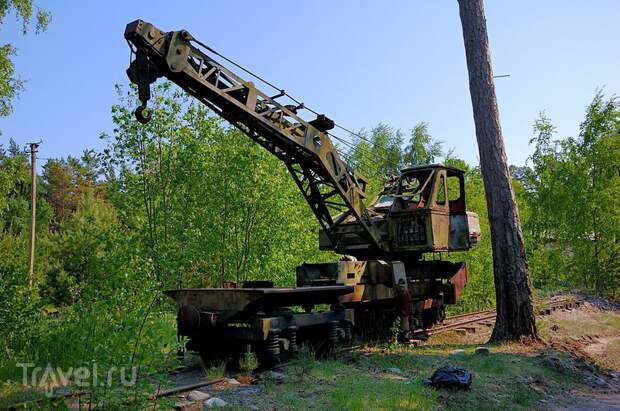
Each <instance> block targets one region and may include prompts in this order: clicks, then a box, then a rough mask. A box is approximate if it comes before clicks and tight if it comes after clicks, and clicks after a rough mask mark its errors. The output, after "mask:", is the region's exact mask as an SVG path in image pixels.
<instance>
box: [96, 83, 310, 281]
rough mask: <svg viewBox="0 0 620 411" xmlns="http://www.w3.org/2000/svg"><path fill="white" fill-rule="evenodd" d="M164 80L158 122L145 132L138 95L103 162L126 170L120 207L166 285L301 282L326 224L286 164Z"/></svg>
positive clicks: (118, 114)
mask: <svg viewBox="0 0 620 411" xmlns="http://www.w3.org/2000/svg"><path fill="white" fill-rule="evenodd" d="M169 87H170V86H169V84H167V83H164V84H162V85H160V86H159V87H158V88H157V89H156V90H155V92H156V94H157V97H156V99H155V100H156V105H155V107H154V109H153V110H154V111H153V115H154V116H155V121H153V122H152V123H150V124H148V125H146V126H138V125H137V123H136V121H135V120H134V118H133V113H132V111H133V107H135V105H136V102H135V100H134V98H133V91H131V90H127V91H123V90H122V89H119V93H123V94H122V95H123V96H124V97H123V98H124V100H123V103H122V104H119V105H116V106H114V108H113V118H114V121H115V123H116V124H117V127H116V130H115V133H114V135H112V136H104V138H105V139H106V141H108V143H109V148H108V149H107V150H106V154H105V156H104V159H105V160H104V161H105V163H106V164H107V165H109V166H110V167H115V168H117V169H118V170H119V175H118V177H117V178H116V180H115V184H116V186H117V188H118V190H119V191H118V193H117V194H115V195H114V196H113V201H114V203H115V205H116V206H117V208H118V209H119V210H120V212H121V215H122V217H123V221H124V222H125V224H127V225H128V226H130V227H133V228H134V229H135V230H137V231H138V232H139V233H140V235H141V236H142V237H143V238H144V240H145V241H144V244H145V245H146V246H147V249H146V250H145V251H146V252H147V253H148V256H149V258H151V259H152V261H153V262H154V265H155V268H156V274H157V276H158V277H159V278H160V279H161V281H162V283H164V284H166V285H167V286H172V285H175V286H176V285H178V284H183V285H184V286H189V285H196V286H197V285H203V286H205V285H211V286H217V285H221V284H222V283H223V282H224V281H230V280H232V281H237V282H240V281H244V280H247V279H255V278H263V277H264V273H266V272H268V273H270V279H272V280H274V281H275V282H276V283H278V284H289V285H292V284H293V283H294V272H295V266H296V265H297V264H299V263H300V262H301V261H304V260H316V259H317V258H321V257H320V256H319V254H318V250H317V249H318V247H317V236H318V225H317V224H316V222H315V221H314V218H313V217H312V214H311V211H310V210H309V209H308V207H307V206H306V204H305V202H304V200H303V197H302V196H301V194H300V193H299V192H298V189H297V188H296V186H295V185H294V182H293V181H292V179H290V177H289V176H288V174H287V172H286V170H285V168H284V165H283V164H281V162H280V161H278V160H277V159H276V158H274V157H273V156H271V155H270V154H269V153H267V152H266V151H265V150H263V149H261V148H260V147H258V146H257V145H256V144H254V143H253V142H252V141H251V140H250V139H249V138H247V137H246V136H245V135H243V134H241V133H240V132H238V131H236V130H232V129H225V128H224V127H223V126H222V124H221V122H220V121H219V120H218V119H216V118H214V117H212V116H209V115H208V112H206V111H205V109H204V108H203V107H201V106H197V105H194V104H188V103H187V101H185V100H184V98H182V97H181V96H180V95H179V94H178V93H173V92H171V90H170V88H169Z"/></svg>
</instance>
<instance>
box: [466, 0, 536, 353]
mask: <svg viewBox="0 0 620 411" xmlns="http://www.w3.org/2000/svg"><path fill="white" fill-rule="evenodd" d="M458 3H459V10H460V16H461V24H462V26H463V40H464V42H465V54H466V57H467V69H468V71H469V89H470V93H471V102H472V106H473V111H474V122H475V125H476V138H477V140H478V150H479V152H480V169H481V172H482V178H483V181H484V189H485V191H486V200H487V207H488V214H489V224H490V227H491V243H492V247H493V277H494V279H495V298H496V304H497V320H496V322H495V328H494V329H493V334H492V336H491V341H501V340H516V339H518V338H520V337H521V336H531V337H535V338H537V332H536V322H535V318H534V312H533V307H532V292H531V283H530V278H529V273H528V267H527V259H526V255H525V246H524V244H523V233H522V232H521V223H520V220H519V210H518V209H517V203H516V200H515V194H514V191H513V189H512V183H511V179H510V171H509V168H508V160H507V158H506V151H505V148H504V139H503V137H502V129H501V126H500V123H499V110H498V108H497V99H496V96H495V85H494V83H493V71H492V68H491V55H490V51H489V42H488V38H487V28H486V19H485V17H484V7H483V2H482V0H458Z"/></svg>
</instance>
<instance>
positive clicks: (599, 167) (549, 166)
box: [527, 92, 620, 294]
mask: <svg viewBox="0 0 620 411" xmlns="http://www.w3.org/2000/svg"><path fill="white" fill-rule="evenodd" d="M534 131H535V136H534V138H533V139H532V140H531V144H533V145H534V147H535V151H534V154H533V155H532V157H531V159H532V164H533V167H532V169H533V171H532V174H531V176H530V177H529V178H528V184H529V185H530V186H531V195H530V196H529V198H530V200H529V201H530V208H531V209H532V218H531V221H530V223H529V224H528V227H527V228H528V230H529V231H531V233H532V237H533V240H532V242H533V243H534V244H538V247H537V248H535V249H534V251H533V258H534V263H533V264H532V266H533V268H534V270H535V276H534V278H535V279H536V281H537V282H538V283H539V285H541V284H547V285H554V284H555V285H560V286H579V287H583V288H588V289H592V290H595V291H597V292H607V293H612V294H613V293H617V292H618V284H619V282H620V280H619V278H620V246H619V244H618V238H620V230H619V228H618V227H620V212H619V211H618V207H617V205H616V203H617V199H618V198H620V176H619V174H618V167H619V162H620V161H619V159H620V110H619V106H618V103H617V100H616V99H615V98H610V99H607V100H606V99H605V98H604V96H603V94H602V93H601V92H597V94H596V96H595V97H594V99H593V101H592V103H591V104H590V105H589V106H588V108H587V110H586V118H585V120H584V121H583V122H582V123H581V126H580V133H579V136H578V137H577V138H567V139H564V140H554V139H553V137H554V135H555V127H554V126H553V125H552V123H551V121H550V120H549V118H547V117H546V116H545V115H544V113H543V114H541V116H540V117H539V118H538V119H537V120H536V122H535V123H534Z"/></svg>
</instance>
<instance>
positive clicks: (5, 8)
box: [0, 0, 51, 117]
mask: <svg viewBox="0 0 620 411" xmlns="http://www.w3.org/2000/svg"><path fill="white" fill-rule="evenodd" d="M11 13H15V15H16V16H17V18H18V19H19V20H21V22H22V33H23V34H26V33H27V32H28V29H29V27H30V23H31V21H32V20H33V19H34V21H35V22H36V29H35V31H36V33H39V32H41V31H44V30H46V29H47V26H48V24H49V23H50V21H51V15H50V13H48V12H46V11H44V10H41V9H39V8H37V7H36V6H35V5H34V2H33V1H32V0H0V26H2V24H3V23H4V20H5V18H6V17H7V15H9V14H11ZM16 52H17V50H16V49H15V47H13V45H12V44H10V43H6V44H4V45H0V117H6V116H8V115H9V114H11V112H12V111H13V105H12V101H13V100H14V99H15V98H16V97H17V96H18V95H19V93H20V91H21V90H22V89H23V81H22V80H21V79H20V78H19V77H18V76H17V75H16V74H15V66H14V64H13V61H12V57H13V56H14V55H15V53H16Z"/></svg>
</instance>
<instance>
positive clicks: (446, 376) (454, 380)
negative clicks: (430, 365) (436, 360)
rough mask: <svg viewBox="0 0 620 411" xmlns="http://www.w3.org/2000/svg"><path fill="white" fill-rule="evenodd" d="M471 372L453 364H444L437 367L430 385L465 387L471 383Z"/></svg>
mask: <svg viewBox="0 0 620 411" xmlns="http://www.w3.org/2000/svg"><path fill="white" fill-rule="evenodd" d="M471 379H472V376H471V373H470V372H469V371H467V370H465V369H463V368H456V367H455V366H454V365H452V364H448V365H444V366H443V367H441V368H439V369H437V370H436V371H435V372H434V373H433V375H431V379H430V380H429V383H430V385H432V386H433V387H436V388H464V389H468V388H469V386H470V385H471Z"/></svg>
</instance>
